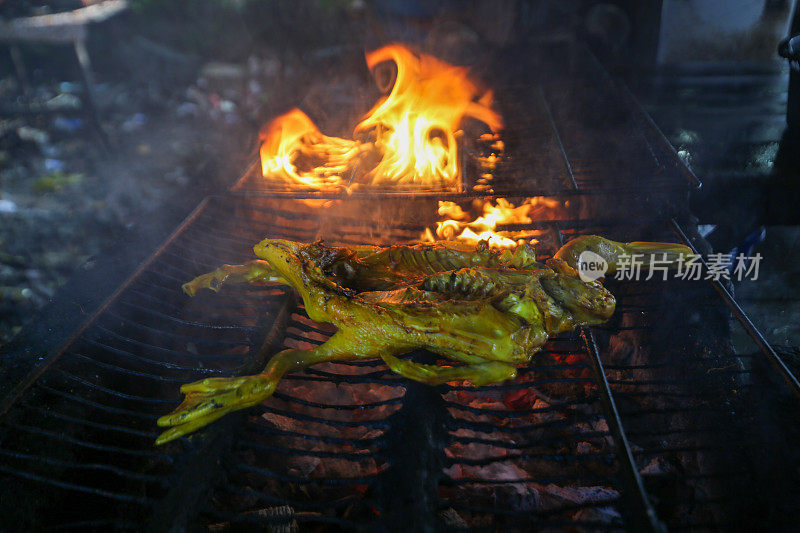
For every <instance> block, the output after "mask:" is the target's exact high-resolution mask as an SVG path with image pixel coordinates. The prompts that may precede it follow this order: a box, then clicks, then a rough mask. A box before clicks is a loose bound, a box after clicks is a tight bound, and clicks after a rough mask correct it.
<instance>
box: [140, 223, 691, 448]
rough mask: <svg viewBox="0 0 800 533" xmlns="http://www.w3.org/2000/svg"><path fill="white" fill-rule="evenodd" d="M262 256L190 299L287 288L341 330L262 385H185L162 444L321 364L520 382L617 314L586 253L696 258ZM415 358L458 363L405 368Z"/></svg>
mask: <svg viewBox="0 0 800 533" xmlns="http://www.w3.org/2000/svg"><path fill="white" fill-rule="evenodd" d="M254 250H255V254H256V256H258V257H259V258H260V260H255V261H251V262H249V263H246V264H244V265H225V266H222V267H220V268H218V269H217V270H215V271H213V272H210V273H208V274H204V275H202V276H199V277H197V278H195V279H194V280H192V281H190V282H188V283H186V284H185V285H184V286H183V290H184V292H186V293H187V294H188V295H190V296H194V295H195V294H196V293H197V291H199V290H201V289H206V288H207V289H212V290H214V291H217V290H219V289H220V288H221V287H222V286H223V285H225V284H229V283H269V282H275V283H282V284H285V285H289V286H291V287H293V288H294V289H295V290H297V292H298V293H299V294H300V297H301V298H302V299H303V302H304V304H305V308H306V312H307V313H308V316H309V317H310V318H311V319H312V320H316V321H318V322H328V323H331V324H333V325H335V326H336V327H337V328H338V331H337V332H336V333H335V334H334V335H333V336H332V337H331V338H330V339H328V340H327V341H326V342H325V343H323V344H322V345H320V346H318V347H316V348H314V349H312V350H284V351H282V352H279V353H277V354H275V355H274V356H273V357H272V358H271V359H270V361H269V363H268V364H267V366H266V368H264V370H263V371H262V372H261V373H260V374H257V375H253V376H244V377H238V378H209V379H204V380H201V381H197V382H195V383H190V384H187V385H184V386H182V387H181V392H183V393H184V394H185V395H186V397H185V399H184V401H183V403H181V405H179V406H178V407H177V408H176V409H175V410H174V411H173V412H172V413H170V414H168V415H165V416H162V417H161V418H159V419H158V425H159V426H162V427H168V428H169V429H167V430H166V431H164V433H162V434H161V435H160V436H159V437H158V439H157V441H156V444H163V443H165V442H169V441H171V440H173V439H176V438H178V437H180V436H183V435H186V434H188V433H191V432H193V431H195V430H197V429H198V428H200V427H203V426H205V425H207V424H209V423H211V422H213V421H214V420H216V419H218V418H220V417H222V416H224V415H225V414H227V413H229V412H231V411H234V410H237V409H244V408H246V407H250V406H253V405H256V404H258V403H260V402H262V401H263V400H264V399H266V398H267V397H269V396H270V395H271V394H272V393H273V392H274V391H275V387H276V386H277V384H278V382H279V381H280V379H281V378H282V377H283V376H284V375H285V374H287V373H289V372H294V371H297V370H301V369H303V368H306V367H308V366H310V365H313V364H316V363H321V362H327V361H349V360H355V359H369V358H381V359H382V360H383V361H384V362H385V363H386V365H387V366H388V367H389V368H390V369H391V370H392V371H394V372H396V373H398V374H400V375H402V376H405V377H407V378H410V379H413V380H416V381H420V382H422V383H427V384H430V385H437V384H441V383H446V382H449V381H457V380H466V381H468V382H470V383H471V384H472V385H474V386H481V385H487V384H490V383H499V382H502V381H505V380H508V379H513V378H514V377H516V369H517V367H519V366H522V365H525V364H527V363H528V362H529V361H530V359H531V357H532V356H533V355H534V354H535V353H536V352H537V351H539V349H540V348H541V347H542V346H543V345H544V344H545V343H546V342H547V339H548V337H549V336H550V335H555V334H557V333H560V332H563V331H568V330H572V329H575V328H577V327H580V326H590V325H596V324H601V323H603V322H604V321H606V320H607V319H608V318H609V317H610V316H611V315H612V314H613V312H614V306H615V300H614V296H613V295H612V294H611V293H609V292H608V291H607V290H606V289H605V287H603V285H602V284H600V283H599V282H597V281H590V282H584V281H581V279H580V278H579V276H578V273H577V271H576V270H575V266H576V264H577V263H576V261H577V257H578V256H579V255H580V253H581V252H583V251H586V250H589V251H593V252H595V253H597V254H598V255H600V256H602V257H603V258H604V259H606V261H607V262H608V264H609V270H610V271H613V270H614V269H615V268H616V264H617V259H618V257H619V255H620V254H622V253H624V252H625V253H662V254H663V253H668V254H670V255H669V257H672V258H674V259H675V260H676V261H677V259H678V258H679V257H681V256H683V255H689V254H690V253H691V252H690V250H689V249H688V248H686V247H684V246H680V245H675V244H660V243H630V244H621V243H615V242H613V241H608V240H606V239H602V238H600V237H594V236H590V237H581V238H578V239H575V240H573V241H571V242H570V243H568V244H567V245H566V246H564V247H563V248H562V249H561V250H559V252H558V253H557V254H556V255H555V257H553V258H551V259H549V260H548V261H547V262H546V263H544V264H543V263H539V262H537V261H536V258H535V255H534V253H533V249H532V248H530V247H529V246H519V247H517V248H516V250H514V251H513V252H512V251H509V250H493V249H490V248H489V247H488V245H487V244H486V243H485V242H482V243H479V244H478V245H477V246H472V245H460V244H459V245H453V244H451V243H446V244H445V243H439V244H434V245H416V246H392V247H389V248H377V247H355V248H336V247H329V246H325V245H324V244H322V243H312V244H303V243H297V242H293V241H287V240H280V239H265V240H263V241H261V242H260V243H259V244H257V245H256V246H255V248H254ZM416 348H425V349H427V350H430V351H431V352H434V353H436V354H439V355H441V356H444V357H446V358H448V359H450V360H452V361H453V363H454V364H453V365H452V366H449V365H448V366H438V365H424V364H419V363H415V362H413V361H409V360H405V359H401V358H399V357H398V356H399V355H401V354H403V353H407V352H410V351H411V350H414V349H416Z"/></svg>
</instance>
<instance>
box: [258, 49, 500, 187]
mask: <svg viewBox="0 0 800 533" xmlns="http://www.w3.org/2000/svg"><path fill="white" fill-rule="evenodd" d="M366 60H367V66H369V68H370V69H374V68H375V67H376V66H377V65H378V64H380V63H383V62H386V61H393V62H394V63H395V65H396V67H397V74H396V76H395V81H394V85H393V86H392V90H391V92H390V93H389V95H388V96H386V97H385V98H383V99H381V100H380V101H378V102H377V103H376V104H375V106H374V107H373V108H372V109H371V110H370V111H369V113H367V115H366V116H365V117H364V119H363V120H362V121H361V122H360V123H359V124H358V125H356V127H355V130H354V133H353V139H342V138H339V137H329V136H327V135H324V134H323V133H322V132H320V131H319V129H318V128H317V127H316V126H315V125H314V123H313V122H312V121H311V119H310V118H309V117H308V116H307V115H306V114H305V113H303V112H302V111H300V110H299V109H293V110H292V111H289V112H288V113H286V114H285V115H282V116H280V117H278V118H276V119H275V120H273V121H272V122H270V123H269V124H268V125H267V126H266V128H264V130H263V131H262V133H261V166H262V173H263V175H264V176H265V177H268V178H281V179H284V180H287V181H288V182H290V183H291V184H293V185H295V186H298V187H303V188H314V189H326V190H330V189H337V188H347V189H349V188H351V187H353V186H357V185H360V184H368V185H377V186H387V185H388V186H407V187H417V188H421V187H436V188H454V187H458V185H459V183H460V178H461V175H460V173H461V170H462V169H461V168H460V165H459V157H458V148H459V147H458V144H459V143H458V136H459V135H460V131H459V127H460V125H461V122H462V121H463V120H464V119H465V118H467V117H469V118H473V119H476V120H478V121H481V122H483V123H484V124H486V125H487V126H488V128H489V129H490V130H491V132H492V134H493V135H495V136H496V134H497V132H498V131H499V130H500V129H502V127H503V121H502V118H501V117H500V115H499V114H498V113H497V112H495V111H494V110H493V109H492V108H491V104H492V97H493V95H492V92H491V91H489V90H483V89H481V88H479V87H478V85H476V83H475V82H473V81H472V80H470V79H469V76H468V74H469V69H467V68H465V67H458V66H454V65H450V64H448V63H445V62H444V61H440V60H439V59H436V58H435V57H432V56H429V55H425V54H420V55H415V54H414V53H412V52H411V51H410V50H409V49H408V48H406V47H404V46H402V45H398V44H392V45H388V46H385V47H383V48H380V49H378V50H375V51H373V52H370V53H368V54H367V56H366ZM499 146H502V145H499Z"/></svg>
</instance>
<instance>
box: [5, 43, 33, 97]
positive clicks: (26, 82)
mask: <svg viewBox="0 0 800 533" xmlns="http://www.w3.org/2000/svg"><path fill="white" fill-rule="evenodd" d="M8 51H9V53H10V54H11V61H13V62H14V68H15V69H16V71H17V77H18V78H19V82H20V84H21V85H22V92H23V94H24V95H25V96H28V95H29V94H30V93H31V83H30V79H29V78H28V69H26V68H25V60H24V59H23V58H22V52H21V51H20V49H19V46H17V45H16V44H12V45H10V46H9V47H8Z"/></svg>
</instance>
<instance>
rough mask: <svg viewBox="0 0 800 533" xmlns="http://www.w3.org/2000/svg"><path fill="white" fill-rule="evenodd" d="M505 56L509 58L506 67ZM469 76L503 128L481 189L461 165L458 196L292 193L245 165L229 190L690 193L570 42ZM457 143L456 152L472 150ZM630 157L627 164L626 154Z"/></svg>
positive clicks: (636, 109) (473, 172)
mask: <svg viewBox="0 0 800 533" xmlns="http://www.w3.org/2000/svg"><path fill="white" fill-rule="evenodd" d="M508 57H514V58H515V62H514V63H515V64H514V65H511V64H509V63H510V62H509V61H508V60H507V58H508ZM487 63H488V66H487V67H485V68H483V69H481V68H477V69H476V70H478V71H479V72H480V73H479V77H480V78H482V79H486V80H491V85H492V87H493V89H494V90H495V94H496V100H497V102H498V110H499V111H500V113H501V115H502V116H503V117H504V120H505V128H504V130H503V133H502V139H503V142H504V144H505V152H504V155H503V157H502V158H501V159H500V161H499V163H498V165H497V168H496V169H495V170H494V171H492V174H493V177H492V179H491V180H489V181H485V180H482V179H481V178H480V174H481V171H480V170H478V169H477V168H475V165H474V164H470V161H471V157H470V156H465V157H464V158H463V161H462V164H461V167H462V169H463V180H462V181H463V184H462V190H459V191H451V190H441V189H436V188H431V189H425V190H408V189H406V190H403V189H402V188H397V187H393V188H392V189H391V190H387V189H380V190H375V189H368V188H366V189H355V190H354V191H350V192H348V193H345V192H342V191H334V192H331V191H321V190H314V189H303V190H298V189H296V188H291V187H287V184H286V183H284V182H281V181H279V180H276V179H269V180H268V179H264V177H263V176H262V175H261V167H260V165H259V164H258V163H254V164H253V165H252V166H251V167H250V168H249V169H248V170H247V172H246V173H245V174H244V175H243V176H242V177H241V178H240V179H239V181H238V182H237V183H236V185H235V186H234V187H233V190H234V191H237V192H241V193H245V194H247V195H249V196H252V195H254V194H269V195H270V196H273V197H274V196H286V197H289V198H297V197H308V198H314V197H331V196H338V197H352V196H359V195H362V196H363V195H367V196H369V195H375V194H386V195H395V196H396V195H409V194H415V195H420V194H427V195H431V196H435V197H437V198H444V196H443V195H455V196H464V195H466V196H469V197H474V196H480V195H513V196H520V195H523V194H526V195H530V196H538V195H562V196H566V195H576V194H578V195H587V194H624V195H630V194H636V193H643V192H644V193H647V194H648V195H661V196H663V197H668V196H669V195H672V194H676V193H680V192H686V191H688V190H690V189H691V188H694V187H698V186H699V185H700V182H699V180H698V179H697V177H696V176H695V175H694V174H693V173H692V172H691V171H690V170H689V169H688V168H687V167H686V166H685V165H684V164H683V163H682V162H681V160H680V158H678V157H677V155H676V153H675V149H674V148H673V147H672V145H670V144H669V142H668V141H667V140H666V139H665V138H664V136H663V134H662V133H661V132H660V130H659V129H658V128H657V127H656V125H655V124H654V123H653V122H652V120H651V119H650V118H649V117H648V115H647V114H646V113H645V112H644V111H643V110H642V108H641V107H640V106H639V104H638V102H637V101H636V99H635V98H634V97H633V96H632V95H631V94H630V92H629V91H628V89H627V87H625V86H624V84H622V83H621V82H618V81H615V80H613V79H612V78H611V77H610V76H609V75H608V73H607V71H605V69H603V67H602V66H601V65H600V64H599V62H597V60H596V59H595V58H594V56H592V55H591V53H590V52H589V50H588V49H585V48H584V47H583V46H581V45H578V44H575V43H570V44H568V43H561V44H559V45H539V46H538V47H533V48H531V47H530V46H529V45H526V47H525V49H524V51H519V50H517V51H514V50H507V49H503V50H501V51H499V52H498V53H497V54H496V56H495V57H493V58H492V60H490V61H488V62H487ZM474 150H475V147H472V146H470V141H465V146H464V150H463V151H464V152H465V153H466V152H471V151H474ZM632 153H633V154H637V157H635V158H632V157H630V154H632Z"/></svg>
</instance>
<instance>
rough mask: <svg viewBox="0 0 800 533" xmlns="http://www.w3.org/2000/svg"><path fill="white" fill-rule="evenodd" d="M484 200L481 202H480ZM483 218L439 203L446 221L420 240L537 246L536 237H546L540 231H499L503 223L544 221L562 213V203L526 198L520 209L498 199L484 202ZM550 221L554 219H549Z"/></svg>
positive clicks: (539, 197) (426, 232)
mask: <svg viewBox="0 0 800 533" xmlns="http://www.w3.org/2000/svg"><path fill="white" fill-rule="evenodd" d="M477 201H479V202H480V201H481V200H477ZM480 208H481V209H482V211H483V216H479V217H478V218H476V219H474V220H470V219H469V215H468V214H467V213H465V212H464V210H462V209H461V207H460V206H459V205H458V204H456V203H454V202H448V201H440V202H439V215H440V216H444V217H449V218H446V219H445V220H442V221H439V222H437V223H436V233H435V235H434V233H433V232H432V231H431V230H430V228H426V230H425V232H424V233H423V234H422V236H421V237H420V240H421V241H423V242H436V241H437V240H457V241H464V242H469V243H473V244H474V243H477V242H478V241H482V240H486V241H488V242H489V246H493V247H497V248H514V247H515V246H517V245H518V244H520V243H521V242H530V243H532V244H535V243H536V242H537V241H536V239H535V238H534V237H537V236H539V235H541V234H542V231H540V230H524V231H496V229H497V226H498V225H499V224H530V223H531V222H532V220H533V219H532V217H536V218H544V217H545V215H546V214H547V213H551V214H552V213H553V212H558V211H559V210H560V209H561V203H560V202H559V201H558V200H556V199H553V198H545V197H542V196H536V197H533V198H528V199H526V200H525V201H524V202H523V203H522V204H520V205H519V206H514V204H512V203H511V202H509V201H508V200H506V199H505V198H498V199H497V201H496V203H495V204H492V202H491V201H488V200H486V201H484V203H483V204H482V205H481V206H480ZM547 218H552V217H551V216H547Z"/></svg>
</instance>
